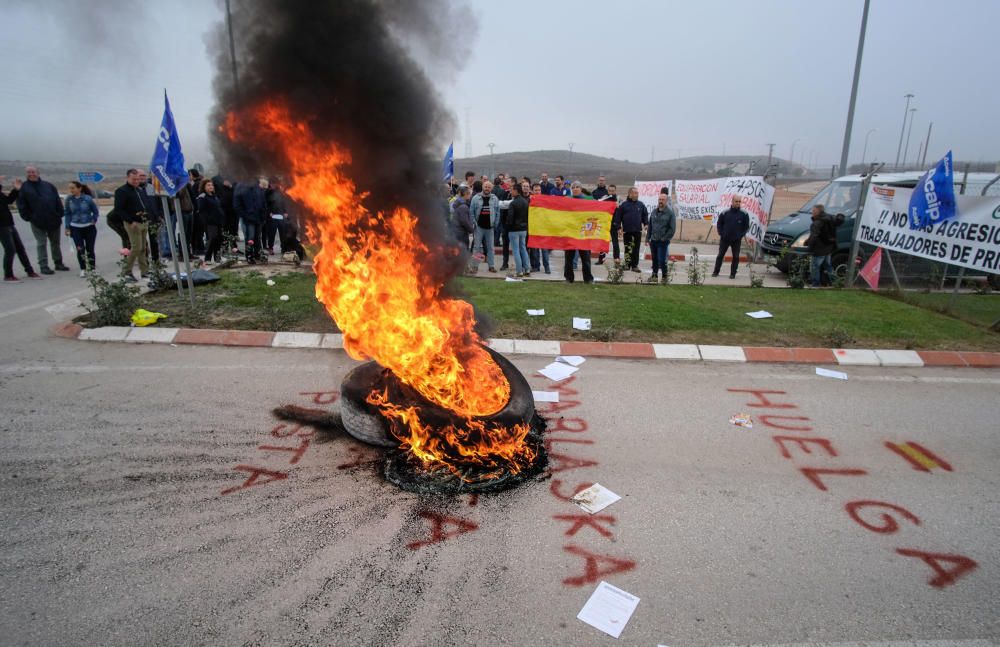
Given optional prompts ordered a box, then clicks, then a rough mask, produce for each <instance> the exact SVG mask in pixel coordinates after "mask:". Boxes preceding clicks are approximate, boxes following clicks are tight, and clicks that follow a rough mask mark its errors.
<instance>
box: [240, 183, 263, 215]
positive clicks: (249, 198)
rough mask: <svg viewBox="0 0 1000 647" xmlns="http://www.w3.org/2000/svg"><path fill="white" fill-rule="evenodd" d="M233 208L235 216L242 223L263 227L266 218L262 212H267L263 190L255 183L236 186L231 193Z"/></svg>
mask: <svg viewBox="0 0 1000 647" xmlns="http://www.w3.org/2000/svg"><path fill="white" fill-rule="evenodd" d="M233 208H234V209H235V210H236V215H238V216H239V217H240V218H242V219H243V222H246V223H249V224H252V225H263V224H264V220H265V217H266V216H265V213H264V212H266V211H267V200H266V199H265V198H264V189H262V188H260V185H258V184H256V183H254V184H243V183H240V184H237V185H236V189H235V190H234V191H233Z"/></svg>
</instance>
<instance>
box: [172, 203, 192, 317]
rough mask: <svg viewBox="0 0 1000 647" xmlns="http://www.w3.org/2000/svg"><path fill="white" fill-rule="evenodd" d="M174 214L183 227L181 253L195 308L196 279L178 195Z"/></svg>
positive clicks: (189, 291)
mask: <svg viewBox="0 0 1000 647" xmlns="http://www.w3.org/2000/svg"><path fill="white" fill-rule="evenodd" d="M174 213H176V214H177V220H178V224H180V226H181V228H180V233H181V253H182V254H184V269H185V270H186V271H187V275H188V279H187V284H188V295H189V296H190V297H191V307H192V308H193V307H194V279H193V278H191V259H190V258H188V244H187V232H186V231H184V230H185V227H184V216H183V214H182V213H181V203H180V200H178V199H177V196H176V195H175V196H174ZM180 280H181V277H180V275H178V276H177V282H178V283H180Z"/></svg>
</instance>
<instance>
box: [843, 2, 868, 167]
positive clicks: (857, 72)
mask: <svg viewBox="0 0 1000 647" xmlns="http://www.w3.org/2000/svg"><path fill="white" fill-rule="evenodd" d="M870 4H871V0H865V9H864V12H862V14H861V35H860V36H858V56H857V58H856V59H854V83H853V85H851V103H850V107H848V108H847V128H845V129H844V147H843V148H842V149H841V150H840V174H841V175H847V154H848V152H849V151H850V150H851V129H852V128H853V127H854V104H855V103H856V102H857V100H858V79H860V78H861V54H862V53H864V51H865V30H866V29H867V28H868V6H869V5H870Z"/></svg>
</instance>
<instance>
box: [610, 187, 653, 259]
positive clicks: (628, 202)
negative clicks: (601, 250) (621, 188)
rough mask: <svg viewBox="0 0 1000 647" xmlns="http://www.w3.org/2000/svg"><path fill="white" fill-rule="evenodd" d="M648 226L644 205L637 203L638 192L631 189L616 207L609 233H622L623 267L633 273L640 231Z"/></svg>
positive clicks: (637, 253)
mask: <svg viewBox="0 0 1000 647" xmlns="http://www.w3.org/2000/svg"><path fill="white" fill-rule="evenodd" d="M648 224H649V212H648V211H647V210H646V205H645V204H643V203H642V202H640V201H639V190H638V189H637V188H635V187H631V188H630V189H629V190H628V197H627V198H626V199H625V202H622V203H621V204H620V205H618V208H617V209H615V215H614V217H613V218H612V219H611V231H612V232H614V234H613V235H617V232H618V230H621V231H622V238H623V240H624V241H625V265H626V266H627V267H628V269H630V270H632V271H633V272H638V271H639V247H641V246H642V231H643V229H644V228H645V227H646V225H648Z"/></svg>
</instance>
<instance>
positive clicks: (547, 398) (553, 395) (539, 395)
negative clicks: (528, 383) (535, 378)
mask: <svg viewBox="0 0 1000 647" xmlns="http://www.w3.org/2000/svg"><path fill="white" fill-rule="evenodd" d="M531 397H533V398H535V402H559V392H558V391H532V392H531Z"/></svg>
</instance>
